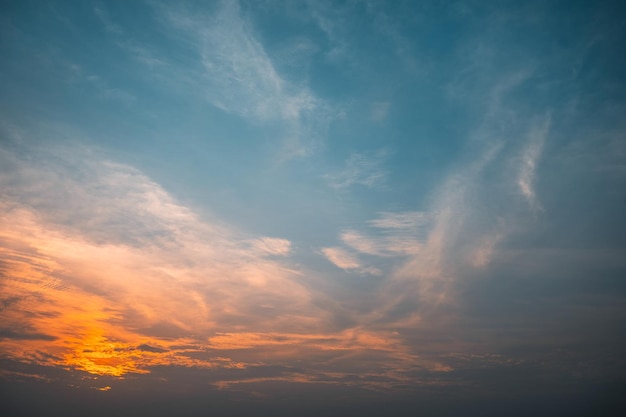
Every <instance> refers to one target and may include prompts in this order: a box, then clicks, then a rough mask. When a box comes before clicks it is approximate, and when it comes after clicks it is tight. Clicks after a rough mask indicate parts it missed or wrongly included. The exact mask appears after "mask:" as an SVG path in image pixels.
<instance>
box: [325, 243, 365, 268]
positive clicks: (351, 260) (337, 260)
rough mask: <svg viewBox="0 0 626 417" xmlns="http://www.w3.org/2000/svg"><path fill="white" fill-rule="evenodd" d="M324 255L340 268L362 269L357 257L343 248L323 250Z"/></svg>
mask: <svg viewBox="0 0 626 417" xmlns="http://www.w3.org/2000/svg"><path fill="white" fill-rule="evenodd" d="M322 253H324V255H325V256H326V258H327V259H328V260H329V261H330V262H332V263H333V264H334V265H335V266H337V267H338V268H341V269H357V268H360V267H361V264H360V263H359V261H358V260H357V259H356V257H354V256H353V255H351V254H349V253H348V252H346V251H345V250H343V249H341V248H322Z"/></svg>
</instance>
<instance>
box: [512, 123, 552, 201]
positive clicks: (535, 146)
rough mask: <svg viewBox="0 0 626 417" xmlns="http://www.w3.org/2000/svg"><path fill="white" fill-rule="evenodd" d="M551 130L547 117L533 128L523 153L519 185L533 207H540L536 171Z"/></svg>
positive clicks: (518, 179)
mask: <svg viewBox="0 0 626 417" xmlns="http://www.w3.org/2000/svg"><path fill="white" fill-rule="evenodd" d="M549 130H550V118H549V117H546V118H545V120H544V122H543V123H542V124H541V125H540V126H536V127H535V128H533V129H532V130H531V132H530V134H529V138H528V142H527V144H526V147H525V148H524V149H523V151H522V155H521V161H520V169H519V174H518V178H517V185H518V186H519V189H520V192H521V193H522V195H523V196H524V197H525V198H526V200H527V201H528V204H529V205H530V206H531V207H532V208H533V209H536V208H538V207H540V206H539V201H538V200H537V196H536V195H535V189H534V183H535V175H536V174H535V173H536V167H537V163H538V160H539V157H540V156H541V151H542V149H543V145H544V142H545V140H546V136H547V135H548V132H549Z"/></svg>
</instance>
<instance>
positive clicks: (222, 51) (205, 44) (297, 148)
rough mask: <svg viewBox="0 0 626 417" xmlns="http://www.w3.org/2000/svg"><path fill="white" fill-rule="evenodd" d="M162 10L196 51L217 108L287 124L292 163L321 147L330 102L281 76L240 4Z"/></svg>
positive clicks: (286, 145)
mask: <svg viewBox="0 0 626 417" xmlns="http://www.w3.org/2000/svg"><path fill="white" fill-rule="evenodd" d="M161 10H162V12H163V14H164V15H165V17H166V20H167V22H168V23H169V24H170V25H171V27H172V28H174V29H175V30H178V31H182V32H183V33H184V34H186V36H187V37H188V39H189V41H190V43H191V44H192V45H193V47H195V48H196V50H197V53H198V54H199V56H200V59H201V65H202V68H203V74H202V76H201V77H202V78H201V79H200V80H198V83H199V86H200V88H202V89H203V90H204V91H205V97H206V99H207V100H208V101H209V102H210V103H211V104H212V105H214V106H215V107H218V108H220V109H222V110H224V111H226V112H229V113H234V114H238V115H240V116H242V117H244V118H246V119H248V120H250V121H256V122H279V123H281V124H282V128H283V133H284V135H285V136H284V149H283V151H284V155H283V156H284V157H286V158H289V157H292V156H298V155H306V154H307V153H309V152H310V151H311V150H312V149H313V148H314V147H315V146H316V143H317V142H318V141H319V140H320V139H321V138H322V137H323V135H324V134H325V129H326V125H327V123H328V121H329V120H330V112H329V111H328V105H327V103H325V102H323V101H322V100H321V99H319V98H318V97H316V96H315V94H313V93H312V92H311V91H310V90H309V89H308V88H307V87H306V85H296V84H293V83H291V82H289V81H287V80H286V79H285V78H284V77H282V76H281V75H280V74H279V73H278V71H277V70H276V67H275V66H274V64H273V62H272V60H271V59H270V57H269V56H268V54H267V53H266V51H265V48H264V47H263V44H262V43H261V42H260V41H259V40H258V38H257V36H256V35H255V33H254V30H253V28H252V25H251V22H249V21H247V20H246V18H245V17H244V16H243V15H242V12H241V9H240V7H239V3H238V2H237V1H222V2H220V3H219V4H218V5H217V7H216V10H215V12H214V13H213V14H212V15H195V14H193V13H191V12H189V11H186V10H184V9H183V8H176V7H171V8H162V9H161Z"/></svg>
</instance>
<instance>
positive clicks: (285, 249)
mask: <svg viewBox="0 0 626 417" xmlns="http://www.w3.org/2000/svg"><path fill="white" fill-rule="evenodd" d="M250 244H251V245H252V246H253V247H254V248H255V249H257V250H258V251H259V252H264V253H268V254H270V255H282V256H285V255H288V254H289V252H290V251H291V242H290V241H289V240H287V239H280V238H272V237H263V238H260V239H256V240H253V241H251V242H250Z"/></svg>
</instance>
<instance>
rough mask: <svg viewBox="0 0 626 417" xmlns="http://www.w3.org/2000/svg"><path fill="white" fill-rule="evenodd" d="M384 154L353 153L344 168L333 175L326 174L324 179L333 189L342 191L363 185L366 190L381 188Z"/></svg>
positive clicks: (379, 152) (383, 173) (385, 155)
mask: <svg viewBox="0 0 626 417" xmlns="http://www.w3.org/2000/svg"><path fill="white" fill-rule="evenodd" d="M386 157H387V154H386V152H384V151H378V152H376V153H374V154H370V155H367V154H363V153H353V154H351V155H350V156H349V157H348V158H347V159H346V161H345V164H344V168H343V169H342V170H341V171H339V172H336V173H334V174H326V175H324V178H325V179H326V181H327V182H328V185H329V186H331V187H332V188H334V189H337V190H342V189H346V188H349V187H352V186H354V185H363V186H365V187H368V188H373V187H377V186H381V185H382V184H383V183H384V182H385V177H386V175H387V173H386V171H385V170H384V169H383V167H382V166H383V163H384V162H385V160H386Z"/></svg>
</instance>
